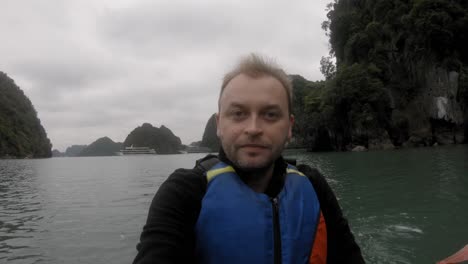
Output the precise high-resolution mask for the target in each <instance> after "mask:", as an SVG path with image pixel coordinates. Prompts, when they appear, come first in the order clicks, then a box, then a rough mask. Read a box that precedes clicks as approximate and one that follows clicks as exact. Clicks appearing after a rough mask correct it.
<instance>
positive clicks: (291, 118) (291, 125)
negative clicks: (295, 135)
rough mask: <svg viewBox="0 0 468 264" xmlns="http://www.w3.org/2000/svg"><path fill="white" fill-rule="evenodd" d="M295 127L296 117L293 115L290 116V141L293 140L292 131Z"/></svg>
mask: <svg viewBox="0 0 468 264" xmlns="http://www.w3.org/2000/svg"><path fill="white" fill-rule="evenodd" d="M293 126H294V115H293V114H291V115H290V116H289V131H288V141H289V140H291V138H292V129H293Z"/></svg>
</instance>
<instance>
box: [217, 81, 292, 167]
mask: <svg viewBox="0 0 468 264" xmlns="http://www.w3.org/2000/svg"><path fill="white" fill-rule="evenodd" d="M216 122H217V126H218V129H217V135H218V137H219V138H220V140H221V145H222V147H223V149H224V151H225V153H226V156H227V157H228V159H229V160H230V161H232V162H233V163H234V164H235V165H236V166H238V167H240V168H241V169H244V170H255V169H266V168H269V167H270V166H271V165H272V164H273V163H274V161H275V160H276V159H277V158H278V157H279V156H280V155H281V152H282V151H283V149H284V146H285V144H286V142H287V141H288V140H289V139H290V138H291V129H292V125H293V122H294V118H293V116H292V115H290V114H289V111H288V97H287V94H286V90H285V88H284V87H283V85H282V84H281V83H280V82H279V81H278V80H277V79H275V78H274V77H271V76H261V77H258V78H252V77H249V76H248V75H245V74H240V75H238V76H236V77H234V78H233V79H232V80H231V81H230V82H229V83H228V84H227V86H226V87H225V89H224V91H223V93H222V95H221V97H220V99H219V113H218V114H217V116H216Z"/></svg>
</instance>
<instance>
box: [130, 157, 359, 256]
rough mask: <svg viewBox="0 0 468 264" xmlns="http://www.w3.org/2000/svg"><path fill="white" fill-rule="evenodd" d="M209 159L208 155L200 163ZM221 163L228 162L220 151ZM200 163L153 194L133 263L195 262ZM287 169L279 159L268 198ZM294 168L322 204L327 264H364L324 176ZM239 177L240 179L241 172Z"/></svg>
mask: <svg viewBox="0 0 468 264" xmlns="http://www.w3.org/2000/svg"><path fill="white" fill-rule="evenodd" d="M208 158H210V156H207V157H205V158H204V159H202V160H205V159H208ZM219 159H220V160H222V161H223V162H226V163H228V164H231V163H230V162H229V160H227V158H226V157H225V155H224V153H223V152H222V151H221V152H220V155H219ZM198 164H199V163H198V162H197V166H196V167H195V168H193V169H178V170H176V171H175V172H174V173H172V174H171V175H170V176H169V178H168V179H167V180H166V181H165V182H164V183H163V184H162V185H161V187H160V188H159V190H158V191H157V193H156V195H155V196H154V198H153V202H152V203H151V206H150V209H149V213H148V219H147V221H146V225H145V226H144V228H143V232H142V233H141V237H140V243H139V244H138V245H137V250H138V254H137V256H136V258H135V260H134V262H133V263H134V264H143V263H196V262H197V261H196V259H195V254H194V253H195V252H194V249H195V233H194V226H195V224H196V222H197V219H198V214H199V212H200V209H201V201H202V199H203V196H204V194H205V192H206V186H207V180H206V177H204V175H203V173H204V172H205V169H203V168H202V167H201V166H199V165H198ZM231 165H232V164H231ZM286 166H287V164H286V162H285V161H284V160H283V159H282V158H280V159H278V160H277V161H276V163H275V170H274V173H273V178H272V180H271V181H270V184H269V186H268V188H267V191H266V194H268V195H269V196H271V197H275V196H276V195H277V194H278V193H279V192H280V191H281V189H282V186H283V181H284V179H283V178H282V176H284V175H285V171H286ZM297 168H298V169H299V170H300V171H301V172H302V173H304V174H305V175H306V176H307V177H308V178H309V179H310V181H311V183H312V185H313V186H314V189H315V192H316V193H317V196H318V199H319V202H320V207H321V210H322V213H323V216H324V218H325V222H326V225H327V263H364V259H363V258H362V255H361V250H360V248H359V246H358V245H357V244H356V242H355V240H354V236H353V234H352V233H351V230H350V228H349V225H348V222H347V220H346V219H345V218H344V217H343V214H342V212H341V208H340V206H339V205H338V201H337V200H336V197H335V195H334V193H333V191H332V189H331V188H330V186H329V185H328V183H327V182H326V180H325V178H324V177H323V176H322V175H321V174H320V173H319V171H318V170H316V169H313V168H311V167H309V166H306V165H299V166H297ZM236 171H237V170H236ZM239 175H240V176H241V177H242V174H241V173H239Z"/></svg>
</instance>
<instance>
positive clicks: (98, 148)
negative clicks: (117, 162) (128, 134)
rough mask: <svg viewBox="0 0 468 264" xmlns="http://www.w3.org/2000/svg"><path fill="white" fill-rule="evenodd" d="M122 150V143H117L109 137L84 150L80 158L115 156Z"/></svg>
mask: <svg viewBox="0 0 468 264" xmlns="http://www.w3.org/2000/svg"><path fill="white" fill-rule="evenodd" d="M121 148H122V143H116V142H114V141H112V139H110V138H108V137H102V138H99V139H97V140H96V141H94V142H93V143H91V144H90V145H89V146H87V147H86V148H84V149H83V150H82V151H81V152H80V154H79V156H82V157H85V156H115V155H117V152H118V151H119V150H120V149H121Z"/></svg>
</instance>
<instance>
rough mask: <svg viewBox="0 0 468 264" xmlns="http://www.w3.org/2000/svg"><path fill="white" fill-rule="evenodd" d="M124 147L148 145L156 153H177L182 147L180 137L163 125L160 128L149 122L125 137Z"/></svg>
mask: <svg viewBox="0 0 468 264" xmlns="http://www.w3.org/2000/svg"><path fill="white" fill-rule="evenodd" d="M123 145H124V147H130V146H132V145H133V146H134V147H149V148H153V149H155V150H156V153H158V154H178V153H180V150H181V149H182V143H181V141H180V138H179V137H177V136H175V135H174V133H172V131H171V130H170V129H168V128H167V127H165V126H164V125H163V126H161V127H160V128H157V127H153V126H152V125H151V124H149V123H144V124H143V125H142V126H140V127H137V128H135V129H134V130H133V131H132V132H131V133H130V134H129V135H128V136H127V138H126V139H125V141H124V143H123Z"/></svg>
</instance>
